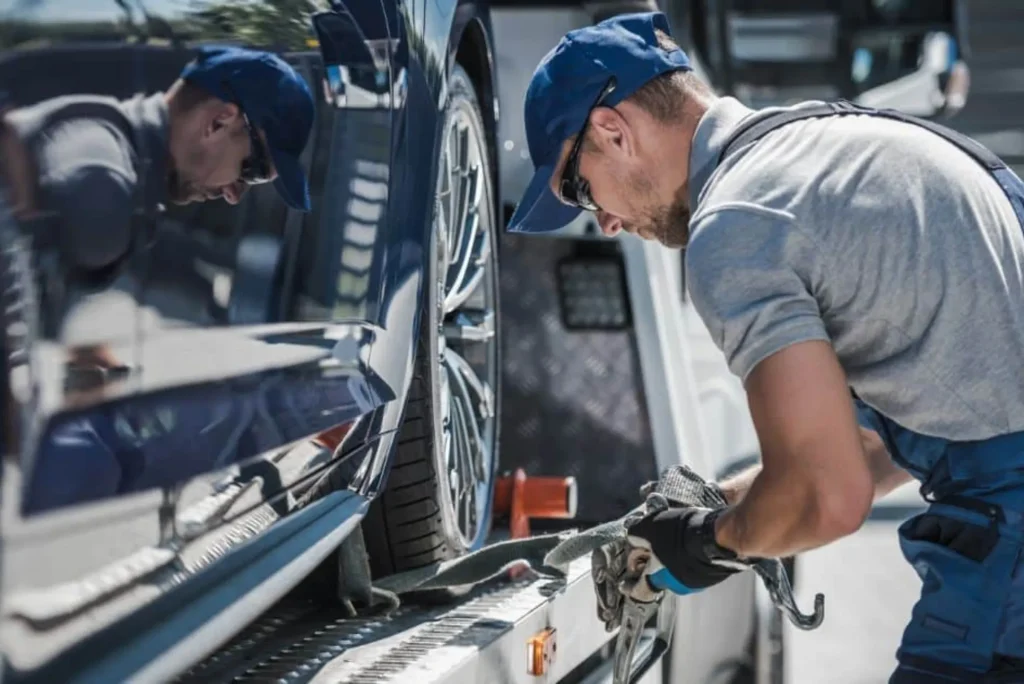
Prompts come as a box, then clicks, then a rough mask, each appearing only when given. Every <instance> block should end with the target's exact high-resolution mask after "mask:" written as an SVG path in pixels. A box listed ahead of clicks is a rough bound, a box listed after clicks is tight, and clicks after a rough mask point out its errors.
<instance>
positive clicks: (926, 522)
mask: <svg viewBox="0 0 1024 684" xmlns="http://www.w3.org/2000/svg"><path fill="white" fill-rule="evenodd" d="M844 114H868V115H872V116H880V117H886V118H891V119H896V120H899V121H905V122H908V123H913V124H916V125H919V126H923V127H924V128H927V129H929V130H931V131H932V132H934V133H936V134H938V135H940V136H942V137H944V138H945V139H946V140H948V141H950V142H952V143H953V144H955V145H957V146H958V147H960V148H961V149H963V150H964V151H965V152H967V153H968V154H970V155H971V156H972V157H974V158H975V160H977V161H978V162H979V163H980V164H982V165H983V166H985V168H986V169H988V171H989V172H990V173H991V174H992V176H993V177H994V178H995V179H996V181H998V183H999V185H1000V186H1002V188H1003V191H1004V192H1005V193H1006V195H1007V197H1008V198H1009V199H1010V202H1011V203H1012V204H1013V207H1014V210H1015V212H1016V214H1017V219H1018V221H1019V222H1020V224H1021V227H1022V230H1024V183H1022V182H1021V180H1020V178H1018V177H1017V175H1016V174H1015V173H1014V172H1013V171H1012V170H1010V169H1009V168H1007V166H1006V165H1005V164H1004V163H1003V162H1002V161H1001V160H1000V159H999V158H998V157H996V156H995V155H994V154H993V153H992V152H990V151H989V150H987V149H986V148H984V147H983V146H981V145H980V144H979V143H977V142H975V141H973V140H971V139H970V138H967V137H966V136H963V135H961V134H959V133H957V132H955V131H952V130H949V129H947V128H945V127H942V126H939V125H938V124H935V123H933V122H931V121H925V120H921V119H917V118H914V117H911V116H908V115H906V114H903V113H901V112H896V111H892V110H877V109H870V108H867V107H861V106H859V105H855V104H852V103H849V102H833V103H828V104H824V105H820V106H814V107H809V108H802V109H799V110H792V111H782V112H779V113H776V114H770V115H767V116H766V117H763V118H758V117H755V118H753V120H751V121H750V122H748V123H747V124H745V125H744V126H741V127H740V129H739V130H738V131H736V132H735V133H734V134H733V136H732V138H731V139H730V140H729V141H728V142H727V143H726V145H724V146H723V150H722V152H721V156H725V154H726V153H727V151H728V150H729V149H730V148H738V147H742V146H744V145H747V144H749V143H751V142H753V141H754V140H756V139H758V138H760V137H761V136H763V135H764V134H766V133H768V132H769V131H771V130H774V129H776V128H778V127H780V126H784V125H786V124H787V123H790V122H793V121H797V120H802V119H807V118H812V117H822V116H841V115H844ZM1021 306H1024V302H1021ZM1006 353H1007V354H1018V353H1021V350H1019V349H1007V350H1006ZM1018 380H1019V381H1021V382H1024V378H1020V379H1018ZM854 401H855V406H856V408H857V416H858V420H859V422H860V424H861V425H862V426H864V427H866V428H868V429H871V430H874V431H875V432H877V433H878V434H879V436H880V437H881V438H882V440H883V441H884V442H885V445H886V447H887V448H888V450H889V454H890V455H891V456H892V458H893V460H894V461H895V462H896V463H897V464H898V465H899V466H900V467H902V468H904V469H905V470H907V471H908V472H910V473H911V474H912V475H913V476H914V477H915V478H917V479H918V480H919V481H920V482H921V495H922V496H923V497H924V498H925V499H926V500H927V501H929V502H930V503H929V506H928V508H927V509H926V511H925V512H924V513H921V514H920V515H917V516H914V517H912V518H910V519H909V520H907V521H906V522H904V523H903V524H902V525H901V526H900V528H899V539H900V546H901V548H902V550H903V555H904V556H905V557H906V559H907V561H908V562H909V563H910V564H911V565H912V566H913V567H914V569H915V570H916V571H917V573H918V575H919V576H920V577H921V580H922V583H923V584H922V589H921V597H920V599H919V600H918V602H917V603H916V604H915V605H914V609H913V613H912V616H911V619H910V623H909V624H908V625H907V628H906V630H905V631H904V633H903V641H902V644H901V645H900V647H899V649H898V651H897V654H896V655H897V659H898V661H899V665H898V667H897V669H896V672H894V673H893V675H892V678H891V679H890V680H889V682H890V684H917V683H919V682H922V683H923V682H1024V559H1021V548H1022V542H1024V432H1018V433H1013V434H1007V435H1001V436H998V437H993V438H991V439H986V440H980V441H971V442H954V441H950V440H945V439H939V438H935V437H928V436H924V435H921V434H918V433H915V432H913V431H911V430H908V429H906V428H904V427H902V426H900V425H898V424H896V423H895V422H894V421H893V420H891V419H890V418H888V417H886V416H883V415H882V414H880V413H878V412H877V411H875V410H874V409H872V408H870V407H868V406H867V405H866V404H864V403H863V402H862V401H861V400H860V399H858V398H857V397H856V395H854Z"/></svg>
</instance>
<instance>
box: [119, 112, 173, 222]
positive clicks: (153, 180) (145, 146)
mask: <svg viewBox="0 0 1024 684" xmlns="http://www.w3.org/2000/svg"><path fill="white" fill-rule="evenodd" d="M122 108H123V109H124V113H125V116H127V117H128V119H129V120H130V121H131V122H132V124H133V125H134V127H135V130H136V135H137V136H138V142H139V144H140V148H141V149H139V150H137V154H138V155H139V175H140V178H139V180H140V181H141V182H142V184H143V185H142V187H143V189H144V190H143V192H144V198H145V203H146V206H147V207H154V206H155V205H157V204H163V203H164V202H165V201H166V199H167V157H168V155H170V150H169V149H168V137H169V136H168V131H169V129H170V118H169V116H168V112H167V102H166V101H165V100H164V95H163V93H155V94H153V95H149V96H146V95H136V96H135V97H133V98H132V99H130V100H127V101H126V102H123V103H122Z"/></svg>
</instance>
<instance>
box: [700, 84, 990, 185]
mask: <svg viewBox="0 0 1024 684" xmlns="http://www.w3.org/2000/svg"><path fill="white" fill-rule="evenodd" d="M847 114H862V115H867V116H878V117H882V118H886V119H894V120H896V121H902V122H904V123H910V124H914V125H916V126H921V127H922V128H926V129H928V130H929V131H931V132H932V133H934V134H936V135H938V136H941V137H942V138H945V139H946V140H948V141H949V142H951V143H952V144H954V145H956V146H957V147H959V148H960V149H961V150H963V151H964V152H966V153H967V154H969V155H971V156H972V157H973V158H974V159H975V161H977V162H978V163H979V164H981V165H982V166H984V167H985V168H986V169H988V170H989V171H997V170H1000V169H1004V168H1006V164H1004V163H1003V161H1002V160H1001V159H1000V158H999V157H997V156H996V155H995V154H994V153H993V152H992V151H991V150H989V149H988V148H986V147H985V146H984V145H982V144H981V143H979V142H977V141H975V140H972V139H971V138H968V137H967V136H966V135H963V134H962V133H958V132H957V131H954V130H952V129H950V128H947V127H945V126H942V125H940V124H937V123H935V122H934V121H928V120H926V119H920V118H918V117H916V116H911V115H910V114H905V113H903V112H900V111H896V110H894V109H876V108H873V107H865V106H863V105H858V104H855V103H853V102H848V101H846V100H837V101H835V102H826V103H822V104H817V105H810V106H807V107H801V108H799V109H787V110H783V111H780V112H776V113H772V114H769V115H767V116H755V117H752V118H751V120H750V121H747V122H745V123H744V124H741V125H740V126H739V127H738V128H737V129H736V131H735V132H734V133H733V134H732V136H730V138H729V139H728V140H726V141H725V144H724V145H723V146H722V151H721V153H720V154H719V158H718V161H719V163H720V162H721V161H722V160H723V159H725V157H726V155H728V153H729V152H730V151H731V150H734V149H740V148H742V147H745V146H746V145H749V144H750V143H753V142H755V141H757V140H759V139H760V138H762V137H763V136H765V135H767V134H768V133H770V132H771V131H774V130H776V129H777V128H781V127H782V126H785V125H786V124H790V123H793V122H795V121H803V120H805V119H817V118H821V117H825V116H844V115H847Z"/></svg>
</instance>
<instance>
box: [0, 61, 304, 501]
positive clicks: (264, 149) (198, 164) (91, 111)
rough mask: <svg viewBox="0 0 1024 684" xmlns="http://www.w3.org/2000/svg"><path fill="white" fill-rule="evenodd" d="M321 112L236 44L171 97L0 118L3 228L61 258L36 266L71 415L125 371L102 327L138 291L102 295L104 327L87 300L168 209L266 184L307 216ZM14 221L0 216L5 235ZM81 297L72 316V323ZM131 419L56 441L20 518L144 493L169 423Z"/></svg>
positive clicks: (78, 103)
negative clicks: (303, 158) (311, 142)
mask: <svg viewBox="0 0 1024 684" xmlns="http://www.w3.org/2000/svg"><path fill="white" fill-rule="evenodd" d="M313 115H314V103H313V98H312V96H311V94H310V91H309V88H308V87H307V85H306V83H305V81H304V80H303V79H302V77H301V76H300V75H299V74H298V73H297V72H296V71H295V70H294V69H293V68H292V67H291V66H289V65H288V64H287V63H286V62H284V61H283V60H281V59H280V58H279V57H278V56H276V55H274V54H270V53H265V52H257V51H251V50H244V49H239V48H207V49H203V50H201V51H200V52H199V54H198V56H197V58H196V60H195V61H193V62H191V63H189V64H188V65H187V66H186V67H185V68H184V69H183V71H182V72H181V75H180V78H178V79H177V80H176V81H175V82H174V83H173V84H171V85H170V87H169V88H167V90H166V91H164V92H160V93H156V94H153V95H137V96H136V97H134V98H132V99H130V100H126V101H119V100H117V99H114V98H110V97H103V96H93V95H69V96H61V97H55V98H51V99H49V100H45V101H43V102H40V103H38V104H34V105H31V106H26V107H22V108H18V109H13V110H10V111H8V112H6V113H5V114H4V116H3V118H2V126H0V190H2V192H0V219H3V217H4V215H5V214H6V215H9V214H14V216H15V217H16V218H17V219H18V220H19V222H20V223H22V228H23V230H24V231H25V232H26V233H27V234H29V235H31V237H32V241H33V247H34V248H35V249H38V250H41V251H45V252H47V253H55V254H56V255H57V259H58V260H59V262H60V266H59V267H58V268H55V269H52V270H48V271H45V270H44V271H40V273H39V280H40V282H41V283H42V284H43V286H44V289H48V291H49V290H52V291H60V292H64V294H63V295H55V296H54V297H53V298H52V299H53V301H50V302H49V304H48V305H46V306H45V307H44V308H45V312H44V318H45V319H47V322H46V323H45V324H44V327H45V328H47V329H48V331H49V333H51V334H53V335H54V336H58V335H57V328H58V327H60V328H62V331H61V332H62V334H60V335H59V336H60V337H61V338H62V341H63V342H64V344H65V345H67V348H66V353H67V358H66V364H65V369H64V370H65V383H64V388H63V389H64V391H65V396H64V399H65V401H66V405H67V406H81V407H82V408H85V407H86V406H88V405H89V404H91V403H93V402H94V401H96V400H98V399H100V398H101V397H102V395H103V394H104V393H105V390H106V389H107V387H108V385H109V383H111V382H112V381H116V380H123V379H124V378H125V377H126V375H127V373H128V372H129V370H130V369H129V368H128V367H127V366H125V365H123V364H124V361H123V360H122V359H119V358H118V355H117V354H116V353H114V351H113V350H112V349H111V348H109V347H108V346H107V345H106V344H105V343H104V339H102V338H106V337H109V336H111V333H110V331H109V329H107V327H106V326H107V319H110V318H122V319H125V320H126V321H127V325H131V322H130V316H120V317H119V316H117V315H116V312H118V311H121V310H124V311H128V310H130V309H131V307H132V306H133V305H134V301H133V300H132V298H131V295H124V293H119V292H113V293H111V292H104V293H102V294H103V296H104V299H103V300H102V306H101V307H98V308H99V309H102V311H103V314H104V316H106V318H102V317H99V318H98V314H97V313H95V311H94V309H90V308H89V307H88V306H83V304H86V303H88V301H89V299H90V291H92V292H95V290H97V289H98V288H103V287H104V282H105V281H106V282H107V283H109V281H110V279H111V278H110V276H117V275H120V274H119V273H118V271H119V270H121V269H120V265H121V264H122V263H123V262H124V259H125V257H127V256H128V254H129V253H130V252H131V251H132V250H131V248H132V244H133V241H134V240H136V239H138V237H139V235H140V232H141V229H143V228H145V227H146V222H147V220H148V218H149V217H150V216H152V215H153V214H154V213H156V212H158V211H159V210H160V208H161V207H162V205H163V204H165V203H168V202H170V203H175V204H187V203H190V202H202V201H206V200H210V199H216V198H223V199H224V200H225V201H227V202H229V203H231V204H235V203H237V202H238V201H239V200H240V199H241V197H242V195H243V194H244V193H245V191H246V190H247V188H248V186H249V185H255V184H260V183H267V182H274V184H275V187H276V189H277V191H278V193H279V194H280V195H281V197H282V198H283V200H284V201H285V202H286V203H287V204H288V205H290V206H291V207H293V208H295V209H299V210H303V211H308V210H309V208H310V200H309V190H308V185H307V181H306V177H305V174H304V172H303V170H302V167H301V164H300V161H299V155H300V154H301V153H302V150H303V148H304V147H305V146H306V142H307V140H308V137H309V132H310V129H311V127H312V124H313ZM5 204H6V207H5V206H4V205H5ZM9 225H10V224H9V223H8V224H6V225H3V224H2V221H0V227H3V229H4V231H6V230H7V229H8V227H9ZM5 240H6V236H5ZM111 295H113V296H111ZM118 295H124V296H118ZM43 299H47V296H46V295H44V296H43ZM57 300H59V301H57ZM72 300H76V301H75V307H74V308H75V310H76V311H77V312H78V315H77V316H75V315H68V310H69V309H71V308H72V306H71V304H72ZM119 302H122V303H123V304H126V305H127V307H124V306H122V304H119ZM112 311H113V312H115V315H113V316H111V314H110V312H112ZM97 329H98V331H99V333H100V334H99V338H101V339H95V338H96V335H95V334H93V333H95V332H96V331H97ZM122 418H123V416H122ZM132 418H139V420H138V421H135V423H133V424H131V425H129V426H128V427H127V428H126V427H125V425H128V424H127V423H126V422H125V420H119V414H117V413H116V412H115V411H112V410H111V409H110V408H109V407H102V406H101V407H99V408H98V409H96V410H94V411H92V412H90V413H88V414H83V415H81V416H79V417H76V418H74V419H72V420H70V421H68V422H65V423H63V424H59V425H58V426H57V427H56V428H55V429H54V430H53V431H52V432H50V433H49V434H47V435H46V437H45V438H44V439H43V443H42V444H41V445H40V447H39V454H38V458H37V462H36V466H35V470H36V472H35V476H34V478H33V481H32V484H31V486H30V487H29V490H28V491H27V493H26V501H25V510H26V511H37V510H46V509H49V508H53V507H59V506H63V505H69V504H73V503H80V502H84V501H90V500H95V499H99V498H103V497H105V496H109V495H111V494H115V493H118V492H123V491H131V490H133V488H135V487H137V486H139V479H138V478H140V477H141V476H142V474H143V473H145V467H144V466H145V462H144V461H145V452H144V449H142V448H141V447H140V444H141V442H142V441H144V437H145V433H146V430H149V428H148V427H147V426H148V425H149V424H150V423H152V424H153V425H156V428H154V429H158V428H159V425H158V423H159V420H158V419H160V418H161V417H160V416H146V415H143V416H132ZM150 419H152V420H150ZM140 426H142V427H145V428H146V429H145V430H143V429H142V428H140Z"/></svg>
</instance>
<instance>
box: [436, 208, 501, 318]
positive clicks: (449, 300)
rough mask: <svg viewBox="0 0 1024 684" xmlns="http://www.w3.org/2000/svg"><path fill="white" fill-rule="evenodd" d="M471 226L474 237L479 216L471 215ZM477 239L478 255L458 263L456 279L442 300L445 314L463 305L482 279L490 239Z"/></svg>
mask: <svg viewBox="0 0 1024 684" xmlns="http://www.w3.org/2000/svg"><path fill="white" fill-rule="evenodd" d="M473 224H474V225H473V228H472V231H473V234H474V236H476V235H477V234H478V233H477V231H478V230H479V216H478V215H476V214H473ZM479 238H480V239H479V240H478V244H479V245H480V247H479V249H478V250H477V252H478V255H477V256H476V257H474V256H472V254H466V255H465V258H463V260H462V261H461V262H459V265H458V268H459V272H458V277H457V278H456V280H455V282H454V283H452V286H451V288H450V289H449V290H448V294H447V295H446V296H445V298H444V310H445V313H451V312H452V311H455V310H456V309H458V308H459V307H460V306H462V305H463V304H465V303H466V300H467V299H469V298H470V297H471V296H472V295H473V292H474V291H476V288H477V286H479V285H480V281H481V280H482V279H483V277H484V267H485V266H486V264H487V255H489V254H490V239H489V237H488V235H487V233H482V234H479Z"/></svg>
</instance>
